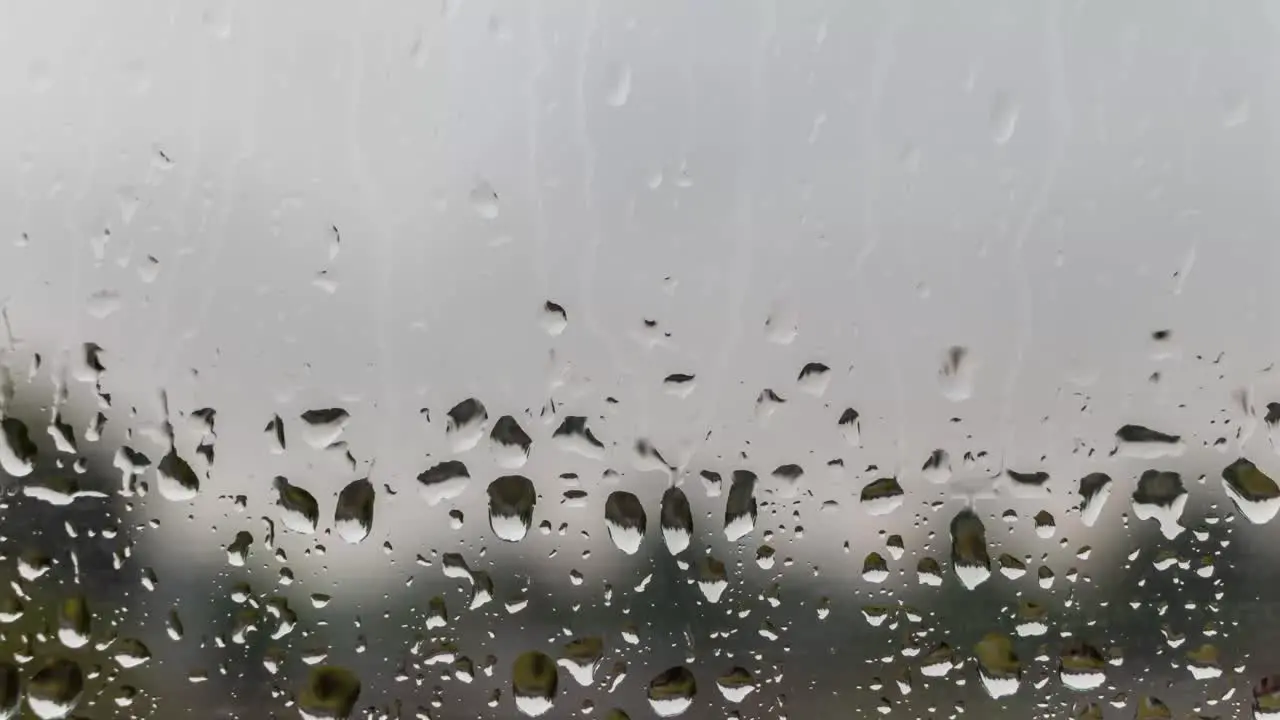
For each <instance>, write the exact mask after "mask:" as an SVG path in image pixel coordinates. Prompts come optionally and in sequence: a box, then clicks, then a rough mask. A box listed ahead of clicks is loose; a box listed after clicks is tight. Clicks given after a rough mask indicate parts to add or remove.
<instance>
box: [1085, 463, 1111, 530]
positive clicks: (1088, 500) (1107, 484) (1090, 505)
mask: <svg viewBox="0 0 1280 720" xmlns="http://www.w3.org/2000/svg"><path fill="white" fill-rule="evenodd" d="M1111 487H1112V485H1111V476H1110V475H1108V474H1106V473H1089V474H1088V475H1085V476H1084V477H1082V478H1080V521H1081V522H1083V523H1084V526H1085V527H1093V524H1094V523H1096V522H1098V517H1099V516H1100V515H1102V508H1103V507H1104V506H1106V504H1107V498H1109V497H1111Z"/></svg>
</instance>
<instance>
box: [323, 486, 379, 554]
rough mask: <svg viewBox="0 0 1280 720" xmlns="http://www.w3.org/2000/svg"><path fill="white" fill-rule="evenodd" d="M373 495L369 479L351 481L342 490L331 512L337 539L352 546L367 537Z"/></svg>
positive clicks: (371, 513) (371, 516)
mask: <svg viewBox="0 0 1280 720" xmlns="http://www.w3.org/2000/svg"><path fill="white" fill-rule="evenodd" d="M375 495H376V491H375V490H374V488H373V483H371V482H369V478H361V479H359V480H353V481H351V482H350V483H348V484H347V486H346V487H345V488H343V489H342V492H341V493H339V494H338V505H337V507H336V508H334V511H333V526H334V529H336V530H337V531H338V536H339V537H341V538H342V539H343V540H346V541H347V542H349V543H351V544H353V545H354V544H356V543H359V542H360V541H362V540H364V539H365V538H366V537H368V536H369V531H370V529H372V528H373V501H374V497H375Z"/></svg>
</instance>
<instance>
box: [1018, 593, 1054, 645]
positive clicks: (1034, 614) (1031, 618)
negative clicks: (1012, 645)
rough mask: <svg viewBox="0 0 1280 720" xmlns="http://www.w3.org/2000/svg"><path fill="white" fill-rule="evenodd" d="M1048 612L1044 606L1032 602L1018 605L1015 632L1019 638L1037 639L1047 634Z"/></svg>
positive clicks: (1025, 601)
mask: <svg viewBox="0 0 1280 720" xmlns="http://www.w3.org/2000/svg"><path fill="white" fill-rule="evenodd" d="M1048 618H1049V610H1048V608H1046V607H1045V606H1044V605H1041V604H1040V603H1038V602H1034V601H1032V600H1022V601H1020V602H1019V603H1018V617H1017V621H1016V622H1017V624H1016V625H1015V626H1014V629H1015V630H1017V632H1018V635H1019V636H1020V637H1039V636H1041V635H1044V634H1045V633H1047V632H1049V621H1048Z"/></svg>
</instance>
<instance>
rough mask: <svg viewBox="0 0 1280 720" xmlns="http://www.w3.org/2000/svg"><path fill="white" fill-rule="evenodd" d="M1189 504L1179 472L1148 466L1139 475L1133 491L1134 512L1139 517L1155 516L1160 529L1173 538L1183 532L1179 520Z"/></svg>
mask: <svg viewBox="0 0 1280 720" xmlns="http://www.w3.org/2000/svg"><path fill="white" fill-rule="evenodd" d="M1186 505H1187V489H1186V487H1185V486H1184V485H1183V484H1182V476H1180V475H1179V474H1178V473H1176V472H1162V471H1159V470H1147V471H1145V472H1143V473H1142V476H1141V477H1139V478H1138V489H1137V490H1135V491H1134V492H1133V515H1134V517H1136V518H1138V519H1139V520H1149V519H1151V518H1155V519H1156V521H1157V522H1159V523H1160V531H1161V532H1162V533H1164V536H1165V537H1166V538H1168V539H1170V540H1172V539H1174V538H1176V537H1177V536H1178V534H1179V533H1181V532H1182V526H1181V525H1180V524H1179V523H1178V520H1179V518H1181V517H1182V510H1183V508H1185V507H1186Z"/></svg>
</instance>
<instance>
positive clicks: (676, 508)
mask: <svg viewBox="0 0 1280 720" xmlns="http://www.w3.org/2000/svg"><path fill="white" fill-rule="evenodd" d="M660 519H661V525H662V539H663V540H664V541H665V542H666V545H667V552H669V553H671V554H672V555H679V554H680V553H682V552H684V550H685V548H687V547H689V541H690V540H691V539H692V538H693V510H692V509H691V508H690V507H689V498H687V497H685V494H684V491H683V490H681V489H680V488H678V487H669V488H667V489H666V491H665V492H663V493H662V511H661V513H660Z"/></svg>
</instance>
